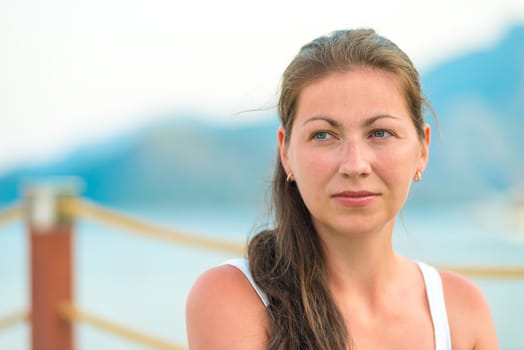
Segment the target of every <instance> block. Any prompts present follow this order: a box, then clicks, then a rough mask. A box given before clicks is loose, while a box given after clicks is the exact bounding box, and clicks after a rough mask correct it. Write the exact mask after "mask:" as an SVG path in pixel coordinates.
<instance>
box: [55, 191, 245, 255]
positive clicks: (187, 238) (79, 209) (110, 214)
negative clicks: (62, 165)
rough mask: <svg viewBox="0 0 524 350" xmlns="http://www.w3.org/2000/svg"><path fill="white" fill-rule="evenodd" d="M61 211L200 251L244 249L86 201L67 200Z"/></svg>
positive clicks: (240, 250) (240, 252)
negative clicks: (161, 225)
mask: <svg viewBox="0 0 524 350" xmlns="http://www.w3.org/2000/svg"><path fill="white" fill-rule="evenodd" d="M62 209H63V210H64V212H66V213H67V214H72V215H74V216H77V217H78V216H80V217H83V218H86V219H91V220H95V221H98V222H102V223H105V224H108V225H113V226H116V227H119V228H122V229H126V230H128V231H129V232H132V233H135V234H139V235H142V236H146V237H149V238H155V239H160V240H163V241H166V242H169V243H175V244H182V245H187V246H192V247H197V248H201V249H208V250H215V251H223V252H227V253H233V254H243V253H244V247H243V245H241V244H238V243H234V242H227V241H223V240H217V239H211V238H204V237H198V236H195V235H193V234H190V233H185V232H182V231H179V230H173V229H167V228H164V227H160V226H158V225H154V224H150V223H147V222H145V221H142V220H138V219H136V218H133V217H131V216H128V215H125V214H122V213H118V212H116V211H114V210H108V209H106V208H104V207H102V206H100V205H97V204H95V203H92V202H89V201H86V200H78V199H68V200H67V201H64V203H63V207H62Z"/></svg>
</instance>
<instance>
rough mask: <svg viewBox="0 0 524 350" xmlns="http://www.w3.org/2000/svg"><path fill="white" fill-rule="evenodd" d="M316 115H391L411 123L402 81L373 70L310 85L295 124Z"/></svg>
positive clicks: (333, 75)
mask: <svg viewBox="0 0 524 350" xmlns="http://www.w3.org/2000/svg"><path fill="white" fill-rule="evenodd" d="M315 114H318V115H322V116H329V117H332V118H345V119H347V118H350V119H355V118H356V119H360V118H369V117H373V116H374V115H378V114H390V115H396V116H399V117H404V118H407V119H408V120H409V119H411V117H410V114H409V110H408V108H407V103H406V100H405V97H404V93H403V90H402V85H401V83H400V80H399V78H398V77H397V76H396V75H395V74H393V73H390V72H386V71H383V70H377V69H370V68H359V69H353V70H349V71H344V72H334V73H330V74H328V75H327V76H324V77H322V78H320V79H317V80H315V81H313V82H311V83H309V84H307V85H306V86H305V87H304V88H303V89H302V90H301V92H300V94H299V96H298V99H297V110H296V116H295V121H296V120H298V119H303V118H306V117H311V116H313V115H315Z"/></svg>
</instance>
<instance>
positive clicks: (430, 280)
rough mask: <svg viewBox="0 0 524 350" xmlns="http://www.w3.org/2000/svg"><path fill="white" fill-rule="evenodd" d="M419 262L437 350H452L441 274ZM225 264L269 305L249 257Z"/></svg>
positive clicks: (232, 260)
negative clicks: (250, 264) (253, 271)
mask: <svg viewBox="0 0 524 350" xmlns="http://www.w3.org/2000/svg"><path fill="white" fill-rule="evenodd" d="M417 264H418V267H419V269H420V271H421V272H422V276H423V277H424V284H425V286H426V296H427V298H428V304H429V311H430V313H431V320H432V322H433V331H434V334H435V350H451V335H450V331H449V323H448V315H447V312H446V304H445V301H444V290H443V288H442V280H441V278H440V274H439V272H438V271H437V269H435V268H434V267H433V266H430V265H426V264H425V263H423V262H420V261H418V262H417ZM224 265H232V266H235V267H236V268H237V269H239V270H240V271H242V273H243V274H244V275H245V276H246V278H247V279H248V281H249V283H251V286H253V289H254V290H255V291H256V292H257V294H258V296H259V297H260V300H262V302H263V303H264V305H265V306H266V307H267V306H268V305H269V300H268V298H267V296H266V295H265V294H264V292H263V291H262V290H261V289H260V288H259V287H258V286H257V284H256V283H255V280H254V279H253V275H251V271H250V270H249V262H248V260H247V259H244V258H237V259H230V260H227V261H226V262H224Z"/></svg>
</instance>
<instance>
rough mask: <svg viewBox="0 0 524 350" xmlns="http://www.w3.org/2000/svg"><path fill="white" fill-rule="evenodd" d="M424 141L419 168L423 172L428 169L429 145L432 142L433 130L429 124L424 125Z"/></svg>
mask: <svg viewBox="0 0 524 350" xmlns="http://www.w3.org/2000/svg"><path fill="white" fill-rule="evenodd" d="M423 128H424V140H422V142H421V153H420V163H419V166H418V167H417V170H419V171H420V172H423V171H424V169H426V166H427V164H428V159H429V144H430V142H431V128H430V126H429V124H427V123H425V124H424V127H423Z"/></svg>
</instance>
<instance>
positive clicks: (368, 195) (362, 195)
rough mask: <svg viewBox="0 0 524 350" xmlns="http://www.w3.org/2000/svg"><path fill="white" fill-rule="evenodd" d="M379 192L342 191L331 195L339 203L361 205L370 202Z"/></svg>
mask: <svg viewBox="0 0 524 350" xmlns="http://www.w3.org/2000/svg"><path fill="white" fill-rule="evenodd" d="M379 196H380V193H377V192H370V191H343V192H338V193H335V194H334V195H332V196H331V197H332V198H333V199H334V200H335V201H336V202H337V203H339V204H341V205H343V206H348V207H363V206H367V205H369V204H372V203H373V202H374V201H375V200H376V199H377V198H378V197H379Z"/></svg>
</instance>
